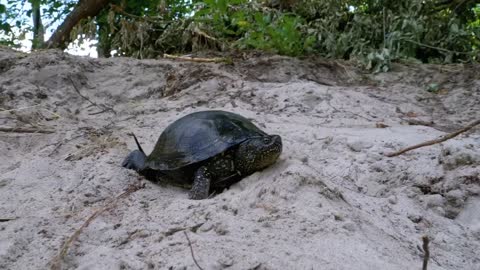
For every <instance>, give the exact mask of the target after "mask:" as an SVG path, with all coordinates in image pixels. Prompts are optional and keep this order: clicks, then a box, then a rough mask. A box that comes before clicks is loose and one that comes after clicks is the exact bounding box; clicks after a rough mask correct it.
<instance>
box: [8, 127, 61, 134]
mask: <svg viewBox="0 0 480 270" xmlns="http://www.w3.org/2000/svg"><path fill="white" fill-rule="evenodd" d="M0 131H1V132H12V133H43V134H50V133H55V131H54V130H48V129H38V128H14V127H0Z"/></svg>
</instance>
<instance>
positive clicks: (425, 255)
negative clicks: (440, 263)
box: [422, 235, 430, 270]
mask: <svg viewBox="0 0 480 270" xmlns="http://www.w3.org/2000/svg"><path fill="white" fill-rule="evenodd" d="M422 240H423V252H424V253H423V267H422V270H427V265H428V259H430V250H429V249H428V242H429V239H428V236H426V235H424V236H423V237H422Z"/></svg>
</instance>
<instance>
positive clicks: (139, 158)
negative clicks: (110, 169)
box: [122, 150, 147, 172]
mask: <svg viewBox="0 0 480 270" xmlns="http://www.w3.org/2000/svg"><path fill="white" fill-rule="evenodd" d="M146 159H147V156H146V155H145V153H143V152H142V151H140V150H135V151H132V152H130V154H128V156H127V157H126V158H125V159H124V160H123V162H122V167H125V168H127V169H131V170H135V171H137V172H139V171H141V170H143V169H144V168H145V160H146Z"/></svg>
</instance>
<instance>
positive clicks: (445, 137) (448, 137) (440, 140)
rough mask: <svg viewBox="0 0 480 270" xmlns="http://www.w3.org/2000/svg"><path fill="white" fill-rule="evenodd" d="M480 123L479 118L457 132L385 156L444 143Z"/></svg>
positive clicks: (393, 155)
mask: <svg viewBox="0 0 480 270" xmlns="http://www.w3.org/2000/svg"><path fill="white" fill-rule="evenodd" d="M478 124H480V120H477V121H474V122H473V123H471V124H470V125H468V126H466V127H464V128H462V129H460V130H457V131H455V132H452V133H449V134H447V135H445V136H442V137H440V138H438V139H435V140H431V141H426V142H423V143H420V144H416V145H413V146H410V147H407V148H404V149H401V150H399V151H397V152H393V153H390V154H386V155H385V156H387V157H395V156H398V155H401V154H403V153H405V152H408V151H411V150H413V149H417V148H420V147H425V146H429V145H434V144H437V143H442V142H444V141H446V140H449V139H451V138H454V137H457V136H458V135H460V134H462V133H464V132H466V131H468V130H470V129H472V128H474V127H475V126H476V125H478Z"/></svg>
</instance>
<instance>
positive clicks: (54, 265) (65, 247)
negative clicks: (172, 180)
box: [50, 185, 143, 270]
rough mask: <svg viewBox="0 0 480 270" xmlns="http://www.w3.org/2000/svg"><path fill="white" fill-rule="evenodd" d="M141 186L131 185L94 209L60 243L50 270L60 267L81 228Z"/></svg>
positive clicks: (57, 269)
mask: <svg viewBox="0 0 480 270" xmlns="http://www.w3.org/2000/svg"><path fill="white" fill-rule="evenodd" d="M142 187H143V186H142V185H131V186H129V187H128V188H127V190H126V191H125V192H123V193H122V194H120V195H118V196H117V197H115V198H114V199H113V200H112V201H111V202H110V203H109V204H107V205H106V206H105V207H103V208H101V209H99V210H97V211H95V212H94V213H93V214H92V215H91V216H90V217H89V218H88V219H87V220H86V221H85V222H84V223H83V224H82V226H80V228H78V229H77V230H76V231H75V232H74V233H73V234H72V236H70V237H69V238H68V239H67V241H65V243H64V244H63V245H62V248H61V249H60V252H59V253H58V255H57V256H55V258H53V260H52V262H51V267H50V269H51V270H59V269H61V268H60V264H61V263H62V261H63V258H64V257H65V255H67V252H68V249H69V247H70V246H71V245H72V243H73V242H74V241H75V240H77V238H78V236H79V235H80V233H81V232H82V231H83V229H85V228H86V227H88V225H90V223H92V221H93V220H94V219H95V218H97V217H98V216H100V215H101V214H102V213H104V212H106V211H108V210H111V209H113V208H114V207H115V206H116V205H117V203H118V202H119V201H120V200H121V199H124V198H126V197H128V196H129V195H130V194H132V193H133V192H135V191H137V190H139V189H141V188H142Z"/></svg>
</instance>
